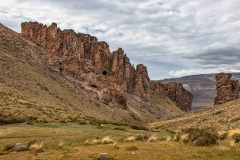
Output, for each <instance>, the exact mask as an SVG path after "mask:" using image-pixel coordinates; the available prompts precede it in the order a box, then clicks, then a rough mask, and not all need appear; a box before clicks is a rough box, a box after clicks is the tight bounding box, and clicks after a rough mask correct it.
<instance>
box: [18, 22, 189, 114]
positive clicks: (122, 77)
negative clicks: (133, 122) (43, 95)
mask: <svg viewBox="0 0 240 160" xmlns="http://www.w3.org/2000/svg"><path fill="white" fill-rule="evenodd" d="M22 36H23V37H24V38H25V39H28V40H30V41H33V42H35V43H36V44H37V45H39V46H41V47H43V48H44V49H45V50H46V51H47V57H48V58H47V61H48V64H49V66H50V68H51V69H52V70H54V71H57V72H59V73H60V74H63V75H66V76H70V77H73V78H75V79H77V80H82V81H85V82H87V83H88V85H89V86H91V87H93V88H95V89H96V90H97V91H99V93H100V94H99V95H104V96H102V97H103V101H104V102H108V103H116V104H117V105H121V106H122V108H124V109H126V98H125V97H123V96H120V94H121V93H123V92H127V93H130V94H135V95H137V96H139V97H140V98H141V99H143V100H145V101H148V100H150V98H151V94H155V93H154V92H153V90H154V89H156V88H154V87H152V82H151V81H150V78H149V76H148V72H147V68H146V67H145V66H144V65H143V64H139V65H137V67H136V69H135V68H134V66H133V65H132V64H131V62H130V60H129V58H128V57H127V55H126V54H125V53H124V51H123V49H121V48H119V49H118V50H116V51H114V52H113V53H110V50H109V46H108V44H107V43H106V42H99V41H98V40H97V38H96V37H93V36H91V35H89V34H82V33H76V32H74V31H73V30H71V29H68V30H63V31H62V30H61V29H59V28H58V27H57V24H56V23H52V24H51V25H50V26H46V25H43V24H41V23H38V22H24V23H22ZM157 86H158V89H157V90H158V92H157V93H158V94H159V95H161V96H169V98H170V99H171V100H172V101H174V102H175V103H176V105H177V106H178V107H179V108H180V109H182V110H184V111H188V110H190V109H189V107H190V106H189V103H191V102H190V101H191V96H189V93H188V92H187V91H186V90H184V88H183V87H182V86H181V85H179V84H171V85H169V86H168V85H167V86H168V87H167V86H166V85H157ZM162 92H163V93H162ZM100 97H101V96H100Z"/></svg>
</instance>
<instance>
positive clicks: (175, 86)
mask: <svg viewBox="0 0 240 160" xmlns="http://www.w3.org/2000/svg"><path fill="white" fill-rule="evenodd" d="M151 88H152V89H151V90H152V91H153V93H152V94H158V96H160V97H166V96H167V97H168V98H169V99H170V100H171V101H172V102H174V103H175V104H176V106H177V107H179V108H180V109H181V110H182V111H185V112H188V111H191V106H192V99H193V95H192V94H191V93H189V92H188V91H187V90H185V89H184V88H183V85H182V84H180V83H161V82H151Z"/></svg>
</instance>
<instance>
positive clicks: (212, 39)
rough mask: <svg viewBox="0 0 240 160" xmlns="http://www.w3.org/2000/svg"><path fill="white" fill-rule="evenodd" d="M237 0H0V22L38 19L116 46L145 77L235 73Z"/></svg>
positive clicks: (239, 21)
mask: <svg viewBox="0 0 240 160" xmlns="http://www.w3.org/2000/svg"><path fill="white" fill-rule="evenodd" d="M239 8H240V1H239V0H1V2H0V23H2V24H4V25H6V26H8V27H10V28H12V29H14V30H15V31H18V32H20V31H21V28H20V25H21V22H24V21H38V22H41V23H44V24H48V25H50V24H51V23H52V22H56V23H58V26H59V27H60V28H61V29H68V28H71V29H74V30H75V31H76V32H81V33H89V34H91V35H93V36H96V37H97V38H98V40H99V41H106V42H107V43H108V44H109V45H110V49H111V51H114V50H116V49H117V48H119V47H121V48H123V49H124V51H125V53H126V54H127V55H128V57H129V58H130V60H131V62H132V63H133V64H134V65H135V66H136V65H137V64H139V63H142V64H144V65H146V66H147V68H148V73H149V76H150V78H151V79H155V80H156V79H164V78H173V77H181V76H187V75H193V74H194V75H195V74H206V73H217V72H240V18H239V17H240V9H239Z"/></svg>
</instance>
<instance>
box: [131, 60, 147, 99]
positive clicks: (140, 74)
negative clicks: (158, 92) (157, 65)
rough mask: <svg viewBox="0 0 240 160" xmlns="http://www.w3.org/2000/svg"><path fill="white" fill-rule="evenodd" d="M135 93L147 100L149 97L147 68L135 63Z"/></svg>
mask: <svg viewBox="0 0 240 160" xmlns="http://www.w3.org/2000/svg"><path fill="white" fill-rule="evenodd" d="M135 84H136V87H135V94H136V95H138V96H139V97H141V98H142V99H146V100H148V99H149V98H150V95H149V94H150V89H151V88H150V87H151V83H150V78H149V77H148V72H147V68H146V67H145V66H144V65H143V64H139V65H137V68H136V74H135Z"/></svg>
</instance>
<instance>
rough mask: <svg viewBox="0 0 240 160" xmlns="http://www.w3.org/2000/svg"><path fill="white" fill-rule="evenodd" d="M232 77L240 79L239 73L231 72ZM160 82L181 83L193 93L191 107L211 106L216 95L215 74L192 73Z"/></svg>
mask: <svg viewBox="0 0 240 160" xmlns="http://www.w3.org/2000/svg"><path fill="white" fill-rule="evenodd" d="M232 79H235V80H240V73H232ZM161 82H164V83H165V82H176V83H182V84H183V86H184V88H186V89H187V90H188V91H189V92H191V93H192V94H193V102H192V103H193V104H192V107H193V109H198V108H201V107H207V106H211V105H213V103H214V98H215V97H216V80H215V74H201V75H192V76H186V77H181V78H173V79H165V80H161Z"/></svg>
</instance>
